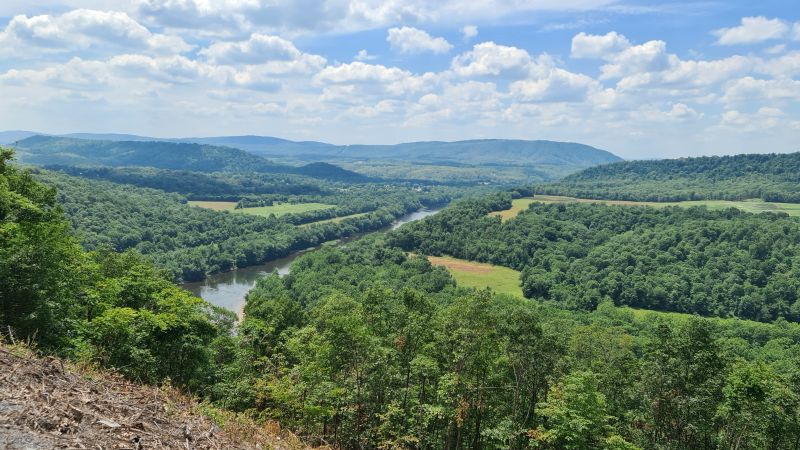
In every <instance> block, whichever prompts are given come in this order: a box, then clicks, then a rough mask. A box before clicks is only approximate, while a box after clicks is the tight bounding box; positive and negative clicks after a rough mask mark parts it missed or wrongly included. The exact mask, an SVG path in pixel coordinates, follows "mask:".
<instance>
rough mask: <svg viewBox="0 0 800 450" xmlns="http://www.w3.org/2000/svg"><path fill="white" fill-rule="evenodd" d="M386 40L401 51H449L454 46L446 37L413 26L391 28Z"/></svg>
mask: <svg viewBox="0 0 800 450" xmlns="http://www.w3.org/2000/svg"><path fill="white" fill-rule="evenodd" d="M386 41H387V42H389V45H390V46H391V47H392V48H393V49H394V50H396V51H399V52H400V53H424V52H431V53H447V52H449V51H450V49H452V48H453V46H452V45H451V44H450V43H449V42H447V40H446V39H444V38H441V37H433V36H431V35H430V34H428V33H427V32H425V31H423V30H419V29H417V28H412V27H402V28H390V29H389V32H388V36H386Z"/></svg>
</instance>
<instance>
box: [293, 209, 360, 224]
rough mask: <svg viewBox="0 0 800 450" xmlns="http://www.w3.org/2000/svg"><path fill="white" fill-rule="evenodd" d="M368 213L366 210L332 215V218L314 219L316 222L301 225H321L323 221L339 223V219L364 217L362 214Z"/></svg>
mask: <svg viewBox="0 0 800 450" xmlns="http://www.w3.org/2000/svg"><path fill="white" fill-rule="evenodd" d="M368 214H369V213H368V212H365V213H357V214H350V215H349V216H342V217H334V218H332V219H325V220H318V221H316V222H310V223H307V224H304V225H303V226H308V225H322V224H324V223H339V222H341V221H343V220H347V219H355V218H356V217H364V216H366V215H368Z"/></svg>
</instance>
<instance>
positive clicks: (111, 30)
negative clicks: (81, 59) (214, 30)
mask: <svg viewBox="0 0 800 450" xmlns="http://www.w3.org/2000/svg"><path fill="white" fill-rule="evenodd" d="M0 47H5V50H6V51H13V50H14V49H18V50H22V48H24V49H25V51H26V52H30V51H31V50H33V49H39V50H43V51H74V50H81V49H83V50H86V49H92V50H95V51H100V52H108V51H111V50H113V49H115V48H116V49H120V48H121V49H134V50H149V51H152V52H154V53H163V54H170V53H171V54H178V53H184V52H187V51H189V50H191V48H192V46H190V45H189V44H187V43H186V42H185V41H184V40H183V39H182V38H180V37H178V36H172V35H165V34H157V33H152V32H151V31H150V30H149V29H148V28H146V27H145V26H143V25H142V24H140V23H139V22H137V21H136V20H134V19H133V18H131V17H130V16H129V15H128V14H126V13H124V12H117V11H97V10H90V9H76V10H72V11H69V12H67V13H64V14H62V15H57V16H53V15H39V16H32V17H28V16H25V15H18V16H15V17H14V18H12V19H11V21H10V22H9V23H8V25H7V26H6V28H5V29H4V30H3V31H2V32H0ZM21 47H22V48H21Z"/></svg>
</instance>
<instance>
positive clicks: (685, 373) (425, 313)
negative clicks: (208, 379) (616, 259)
mask: <svg viewBox="0 0 800 450" xmlns="http://www.w3.org/2000/svg"><path fill="white" fill-rule="evenodd" d="M394 233H396V232H392V233H390V234H389V236H390V237H391V236H392V235H393V234H394ZM391 240H392V239H389V241H391ZM239 332H240V335H239V337H240V339H241V341H240V343H241V349H240V351H239V358H240V359H239V360H238V362H237V364H235V365H234V366H232V367H231V368H230V372H228V373H227V377H228V378H227V380H226V381H223V382H222V383H219V384H218V385H217V389H218V390H217V392H216V395H218V396H219V397H218V399H217V401H219V402H221V403H222V404H224V405H226V406H227V407H229V408H234V409H246V408H250V407H252V406H253V405H255V407H256V408H257V410H259V411H262V414H266V415H268V416H269V417H274V418H277V419H278V420H280V421H281V422H282V423H283V424H285V425H287V426H291V427H292V428H293V429H295V430H296V431H297V432H298V433H300V434H301V435H303V436H304V437H306V438H307V439H309V440H310V441H311V442H316V443H322V442H325V443H328V444H331V445H333V446H335V447H341V448H423V449H438V448H445V449H456V448H464V449H477V448H498V449H524V448H548V449H565V448H566V449H576V450H577V449H635V448H681V449H689V448H691V449H711V448H730V447H731V446H736V445H738V446H739V448H753V449H755V448H765V447H767V446H771V448H778V449H783V448H787V449H788V448H795V447H796V445H797V441H796V439H797V434H796V433H797V432H798V431H800V428H798V426H799V425H800V423H798V415H797V412H798V409H797V407H798V392H800V391H798V389H799V388H800V384H799V383H798V381H800V358H798V356H800V345H798V343H800V326H798V325H794V324H791V325H790V324H783V325H768V324H759V323H755V322H744V321H739V320H719V319H717V320H713V321H712V320H707V319H699V318H692V317H689V316H680V315H656V314H647V315H641V314H633V313H631V312H630V311H628V310H624V309H619V308H616V307H614V306H612V304H611V303H610V302H603V303H601V304H600V305H599V307H598V309H597V310H596V311H593V312H585V311H573V312H571V311H565V310H562V309H559V308H554V307H552V306H549V305H543V304H540V303H538V302H532V301H530V300H525V299H521V298H516V297H509V296H498V295H493V294H492V293H491V292H488V291H474V290H466V289H460V288H457V287H456V286H455V285H454V283H453V281H452V279H451V278H450V277H449V276H448V274H447V272H446V271H445V270H444V269H443V268H440V267H434V266H431V265H430V263H429V262H428V261H427V260H426V259H424V258H422V257H417V256H408V255H407V254H405V253H404V252H403V251H401V249H399V248H397V247H394V246H392V245H391V244H389V243H387V242H386V240H385V239H383V238H380V237H378V238H366V239H362V240H360V241H357V242H355V243H351V244H348V245H347V246H344V247H337V248H326V249H323V250H321V251H318V252H315V253H313V254H308V255H304V256H303V257H301V258H300V259H299V260H297V262H296V264H295V265H294V266H293V268H292V272H291V273H290V274H289V275H288V276H285V277H283V278H280V277H278V276H276V275H273V276H270V277H266V278H263V279H261V280H260V281H259V282H258V285H257V287H256V288H255V289H254V290H253V291H251V293H250V294H249V296H248V302H247V306H246V316H245V320H244V323H243V324H242V325H241V327H240V328H239ZM689 405H691V407H690V406H689ZM745 423H749V424H753V426H744V424H745ZM578 424H579V425H578Z"/></svg>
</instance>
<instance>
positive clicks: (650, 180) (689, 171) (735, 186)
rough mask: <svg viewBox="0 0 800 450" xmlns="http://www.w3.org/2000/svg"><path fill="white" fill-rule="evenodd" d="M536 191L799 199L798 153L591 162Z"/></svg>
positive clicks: (654, 198)
mask: <svg viewBox="0 0 800 450" xmlns="http://www.w3.org/2000/svg"><path fill="white" fill-rule="evenodd" d="M537 192H539V193H542V194H558V195H570V196H575V197H585V198H599V199H614V200H637V201H638V200H642V201H680V200H706V199H714V200H743V199H748V198H761V199H764V200H766V201H775V202H799V201H800V153H789V154H758V155H757V154H750V155H735V156H705V157H697V158H681V159H666V160H659V161H626V162H618V163H614V164H607V165H603V166H597V167H591V168H588V169H585V170H583V171H581V172H578V173H575V174H573V175H570V176H567V177H565V178H564V179H563V180H561V181H560V182H558V183H555V184H551V185H547V186H543V187H540V188H537Z"/></svg>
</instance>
